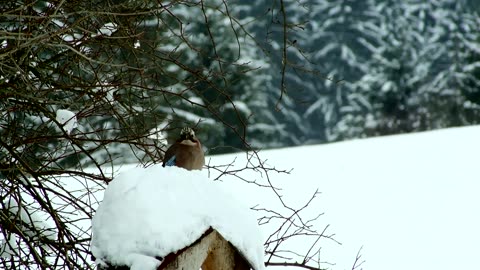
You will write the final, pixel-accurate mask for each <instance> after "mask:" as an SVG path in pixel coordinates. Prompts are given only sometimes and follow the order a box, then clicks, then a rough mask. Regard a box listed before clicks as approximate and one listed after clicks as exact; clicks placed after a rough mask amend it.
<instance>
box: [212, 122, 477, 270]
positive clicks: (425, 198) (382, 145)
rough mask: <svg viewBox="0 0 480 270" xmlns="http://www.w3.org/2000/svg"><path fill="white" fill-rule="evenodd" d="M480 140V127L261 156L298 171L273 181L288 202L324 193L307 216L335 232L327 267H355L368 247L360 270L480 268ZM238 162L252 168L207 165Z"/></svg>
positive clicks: (262, 196) (245, 189) (237, 186)
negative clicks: (317, 216)
mask: <svg viewBox="0 0 480 270" xmlns="http://www.w3.org/2000/svg"><path fill="white" fill-rule="evenodd" d="M478 138H480V126H474V127H463V128H452V129H444V130H437V131H431V132H424V133H415V134H408V135H396V136H387V137H378V138H371V139H363V140H353V141H347V142H341V143H333V144H326V145H317V146H303V147H295V148H287V149H280V150H271V151H262V152H261V157H262V158H264V159H267V160H268V164H270V165H274V166H275V167H276V168H281V169H288V168H293V171H292V172H291V173H290V174H278V175H277V174H275V175H272V176H271V181H272V182H273V183H274V184H275V185H277V186H278V187H281V188H282V195H283V199H284V200H286V201H288V202H290V203H295V202H297V201H303V200H304V199H305V197H306V196H307V195H308V194H309V192H311V191H313V190H315V189H316V188H318V189H319V191H320V192H321V193H322V194H321V195H320V196H319V198H318V200H317V201H316V202H315V203H314V204H312V205H311V206H310V208H311V209H310V210H314V211H317V213H322V212H325V214H324V215H323V216H322V217H321V218H320V220H319V224H318V225H319V226H320V228H321V226H324V225H326V224H329V225H330V227H329V230H330V232H332V233H335V239H336V240H338V241H340V242H341V243H342V245H337V244H335V243H333V242H328V241H327V242H324V243H323V244H322V253H321V255H322V261H327V262H330V263H335V265H333V266H332V265H327V264H324V265H321V266H322V267H327V268H328V269H333V270H335V269H340V270H343V269H352V265H353V261H354V259H355V255H356V254H357V252H358V250H359V249H360V248H361V247H363V249H362V252H361V253H362V259H363V260H365V261H366V262H365V263H364V264H363V265H362V268H363V269H369V270H382V269H389V270H397V269H398V270H400V269H410V270H416V269H418V270H421V269H436V270H450V269H472V270H473V269H477V268H478V256H479V254H480V246H479V244H478V243H480V229H479V228H480V214H479V213H480V211H479V206H480V196H479V191H480V181H479V170H478V168H479V165H478V164H479V163H478V162H479V153H480V143H479V140H478ZM233 158H236V163H237V164H244V163H243V162H245V157H243V156H242V155H225V156H216V157H212V160H211V161H210V163H211V164H226V163H229V162H231V161H232V159H233ZM241 176H242V177H244V178H246V179H252V178H253V177H254V176H253V174H251V175H250V176H248V175H247V174H244V175H241ZM224 181H225V182H228V183H229V185H230V188H231V189H232V190H236V191H237V192H238V193H242V194H249V196H245V197H244V199H245V201H248V202H249V203H250V204H256V203H261V204H266V203H269V202H270V201H271V200H272V199H269V198H268V197H267V196H266V194H267V193H266V192H263V193H262V191H261V190H259V189H258V188H255V187H252V186H253V185H248V184H241V183H238V182H240V181H233V179H230V178H226V179H224ZM322 224H323V225H322ZM262 229H263V230H264V234H267V233H268V232H269V230H271V228H269V227H268V226H262ZM284 248H285V247H284ZM288 248H289V249H290V250H298V249H301V248H308V247H307V244H305V243H299V244H294V245H290V246H288ZM291 269H294V268H291Z"/></svg>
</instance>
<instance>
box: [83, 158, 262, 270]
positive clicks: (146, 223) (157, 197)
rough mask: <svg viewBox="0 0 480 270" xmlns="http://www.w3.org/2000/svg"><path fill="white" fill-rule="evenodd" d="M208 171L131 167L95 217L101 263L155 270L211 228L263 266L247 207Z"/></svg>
mask: <svg viewBox="0 0 480 270" xmlns="http://www.w3.org/2000/svg"><path fill="white" fill-rule="evenodd" d="M224 186H225V184H223V183H222V182H219V181H216V182H214V181H213V180H210V179H208V178H207V177H206V176H205V172H195V171H193V172H192V171H187V170H184V169H181V168H177V167H166V168H163V167H161V166H159V165H154V166H151V167H148V168H131V169H129V170H128V171H124V172H122V173H121V174H120V175H119V176H118V177H116V178H115V179H114V180H113V181H112V182H111V183H110V184H109V185H108V187H107V190H106V191H105V194H104V199H103V202H102V203H101V204H100V206H99V208H98V210H97V212H96V214H95V216H94V218H93V220H92V243H91V249H92V253H93V255H94V256H95V257H96V258H97V263H99V264H102V263H105V262H110V263H113V264H115V265H127V266H129V267H131V269H132V270H136V269H143V270H149V269H152V270H153V269H155V268H156V267H158V265H159V264H160V261H159V260H157V259H155V257H164V256H166V255H167V254H169V253H171V252H175V251H178V250H180V249H182V248H184V247H186V246H189V245H190V244H192V243H193V242H195V241H196V240H197V239H198V238H199V237H200V236H201V235H202V234H203V233H204V232H205V231H206V230H207V229H208V228H209V227H212V228H213V229H215V230H217V231H218V232H219V233H220V234H221V235H222V236H223V237H224V238H225V239H226V240H228V241H229V242H231V243H232V244H233V245H234V246H236V247H237V248H238V249H239V251H240V252H241V253H242V254H243V255H244V256H246V258H247V260H248V261H249V262H250V263H251V265H252V266H253V267H254V268H255V269H263V268H264V267H263V255H264V250H263V242H264V240H263V237H262V235H261V233H260V229H259V228H258V225H257V221H256V219H255V218H254V216H253V213H252V211H251V210H249V208H248V207H246V206H243V204H241V203H239V202H238V201H237V200H236V199H235V198H234V196H232V194H231V193H230V192H227V191H226V190H224Z"/></svg>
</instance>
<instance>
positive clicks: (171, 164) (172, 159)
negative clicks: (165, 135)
mask: <svg viewBox="0 0 480 270" xmlns="http://www.w3.org/2000/svg"><path fill="white" fill-rule="evenodd" d="M176 160H177V157H176V156H173V157H171V158H170V159H169V160H167V162H165V166H169V167H170V166H175V164H176Z"/></svg>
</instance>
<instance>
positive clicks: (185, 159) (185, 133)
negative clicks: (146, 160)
mask: <svg viewBox="0 0 480 270" xmlns="http://www.w3.org/2000/svg"><path fill="white" fill-rule="evenodd" d="M203 165H205V155H204V153H203V149H202V144H201V143H200V140H199V139H198V138H197V137H196V136H195V132H194V131H193V129H191V128H189V127H184V128H183V129H182V130H181V131H180V137H179V138H178V139H177V141H176V142H175V143H174V144H172V145H171V146H170V147H169V148H168V149H167V151H166V152H165V156H164V158H163V164H162V166H163V167H165V166H167V167H170V166H177V167H181V168H184V169H187V170H189V171H191V170H201V169H202V168H203Z"/></svg>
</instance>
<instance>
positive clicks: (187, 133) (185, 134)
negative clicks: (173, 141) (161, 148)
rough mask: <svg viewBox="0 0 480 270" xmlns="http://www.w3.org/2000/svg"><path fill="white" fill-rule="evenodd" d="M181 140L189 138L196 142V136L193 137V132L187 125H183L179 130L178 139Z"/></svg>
mask: <svg viewBox="0 0 480 270" xmlns="http://www.w3.org/2000/svg"><path fill="white" fill-rule="evenodd" d="M179 140H181V141H185V140H189V141H192V142H197V138H196V137H195V132H194V131H193V129H191V128H189V127H184V128H182V131H180V139H179Z"/></svg>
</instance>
